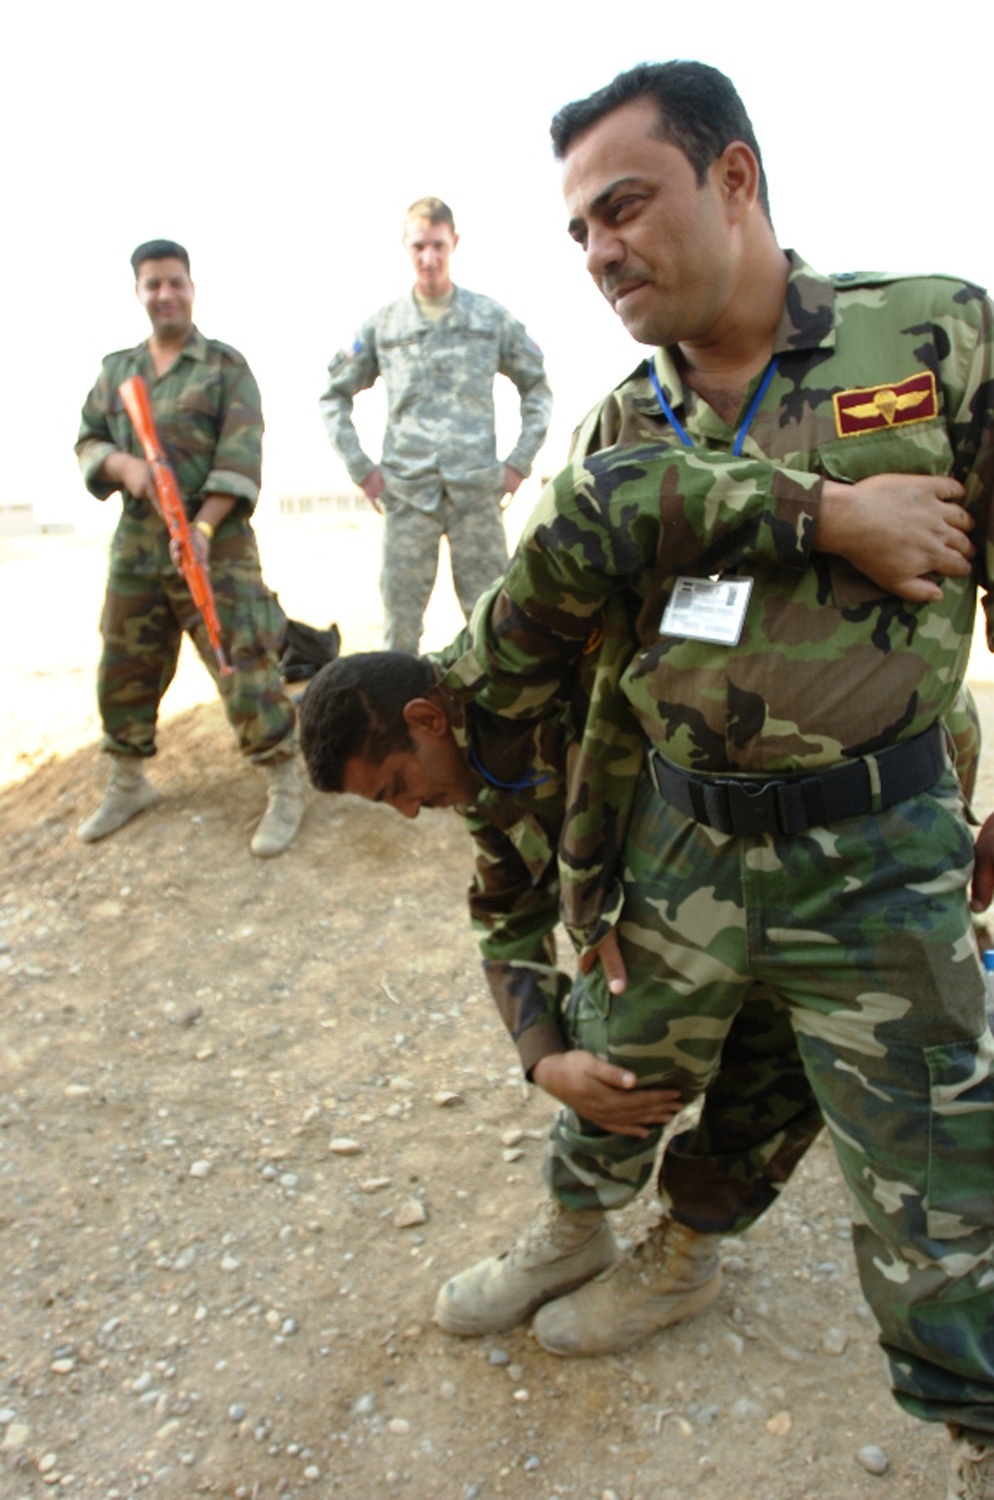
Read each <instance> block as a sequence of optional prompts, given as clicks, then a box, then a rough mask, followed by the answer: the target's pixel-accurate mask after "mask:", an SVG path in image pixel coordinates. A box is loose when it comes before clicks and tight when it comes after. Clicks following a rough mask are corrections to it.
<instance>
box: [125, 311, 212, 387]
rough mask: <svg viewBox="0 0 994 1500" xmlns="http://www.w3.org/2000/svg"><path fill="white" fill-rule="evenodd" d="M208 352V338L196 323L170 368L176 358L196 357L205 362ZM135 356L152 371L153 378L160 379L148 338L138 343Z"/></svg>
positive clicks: (138, 361) (174, 362) (139, 362)
mask: <svg viewBox="0 0 994 1500" xmlns="http://www.w3.org/2000/svg"><path fill="white" fill-rule="evenodd" d="M207 353H208V350H207V340H206V339H205V338H204V336H203V334H202V333H201V332H200V329H199V328H197V327H196V325H194V326H193V327H192V328H191V329H190V332H189V334H188V335H187V340H186V343H185V344H184V345H183V347H182V349H181V350H180V351H179V353H178V354H177V356H176V359H174V360H173V363H172V364H171V365H170V366H169V369H170V370H171V369H172V368H173V367H174V365H175V364H176V360H179V359H195V360H197V361H198V363H203V361H204V360H205V359H206V358H207ZM135 358H136V361H137V363H138V364H139V365H144V366H145V368H146V369H147V370H148V371H149V372H150V374H151V378H152V379H153V380H157V379H158V376H157V375H156V373H155V367H154V365H153V364H152V355H151V352H150V350H149V347H148V339H144V340H143V341H142V342H141V343H140V344H139V345H138V348H137V349H136V350H135Z"/></svg>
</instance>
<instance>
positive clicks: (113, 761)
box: [76, 754, 162, 844]
mask: <svg viewBox="0 0 994 1500" xmlns="http://www.w3.org/2000/svg"><path fill="white" fill-rule="evenodd" d="M161 800H162V794H161V793H160V792H157V791H156V790H155V787H154V786H153V785H152V783H151V782H150V781H148V780H146V777H145V763H144V761H143V760H142V759H141V758H140V757H139V756H137V755H114V754H112V755H111V756H110V776H109V777H108V780H107V790H106V791H105V792H104V795H103V801H102V802H101V804H100V806H99V807H98V808H97V810H96V812H95V813H92V814H91V815H90V817H88V818H87V820H86V822H85V823H81V824H80V825H79V827H78V828H77V830H76V837H77V838H80V839H82V840H83V843H84V844H95V843H96V841H97V839H104V838H106V837H107V835H108V834H109V833H116V832H117V830H118V829H119V828H123V827H124V825H125V823H130V822H131V819H132V818H135V817H137V816H138V814H139V813H140V812H144V811H145V809H146V807H152V806H154V804H155V803H156V802H161Z"/></svg>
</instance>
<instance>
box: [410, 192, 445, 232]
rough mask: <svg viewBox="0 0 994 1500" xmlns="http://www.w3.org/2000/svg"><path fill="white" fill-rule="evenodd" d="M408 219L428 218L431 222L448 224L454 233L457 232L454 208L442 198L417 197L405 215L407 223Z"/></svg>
mask: <svg viewBox="0 0 994 1500" xmlns="http://www.w3.org/2000/svg"><path fill="white" fill-rule="evenodd" d="M408 219H427V220H428V223H429V224H448V226H449V228H450V229H451V230H452V233H453V234H455V232H456V221H455V219H454V218H453V217H452V210H451V208H450V207H449V205H448V204H447V203H443V202H442V200H441V198H416V199H415V200H414V202H413V203H412V204H411V206H410V208H409V209H408V210H407V213H406V214H405V215H404V223H405V224H406V223H407V221H408Z"/></svg>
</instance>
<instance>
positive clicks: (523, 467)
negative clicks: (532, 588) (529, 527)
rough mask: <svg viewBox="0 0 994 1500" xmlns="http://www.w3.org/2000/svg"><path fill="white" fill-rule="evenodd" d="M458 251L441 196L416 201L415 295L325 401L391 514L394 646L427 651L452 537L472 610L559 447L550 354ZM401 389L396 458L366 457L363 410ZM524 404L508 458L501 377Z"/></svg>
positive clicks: (334, 365) (338, 361) (341, 361)
mask: <svg viewBox="0 0 994 1500" xmlns="http://www.w3.org/2000/svg"><path fill="white" fill-rule="evenodd" d="M457 244H458V235H457V234H456V231H455V224H454V222H453V218H452V211H451V209H449V208H448V207H447V205H446V204H444V203H443V202H442V201H441V199H439V198H422V199H419V200H418V201H417V202H416V203H412V204H411V207H410V208H409V209H408V211H407V216H406V219H405V224H404V245H405V248H406V249H407V252H408V254H409V255H410V258H411V261H412V263H413V265H414V270H415V283H414V288H413V290H412V291H411V292H408V293H407V295H406V296H404V297H400V298H399V299H398V300H397V301H396V302H391V303H389V304H388V305H387V306H386V307H382V308H381V309H380V310H379V312H377V313H375V314H374V315H373V317H371V318H369V319H368V320H367V322H365V323H364V324H363V326H362V328H361V329H360V330H359V332H358V334H357V335H356V337H355V339H354V340H353V341H352V343H351V344H350V345H348V346H347V347H346V348H344V349H342V350H341V351H340V352H339V353H338V354H336V355H335V358H334V359H333V360H332V362H331V364H330V365H329V367H328V374H329V379H328V386H327V389H326V390H325V393H324V395H323V396H322V398H321V411H322V414H323V416H324V421H325V425H326V427H327V429H328V436H329V437H330V439H331V442H332V444H333V446H334V448H335V449H336V451H337V452H338V453H339V455H340V456H341V458H342V459H343V461H344V463H345V467H346V468H347V469H348V471H349V474H350V476H351V478H352V479H353V481H354V482H355V483H356V484H357V485H359V486H360V488H361V489H362V490H363V491H364V492H365V494H366V496H367V498H368V499H369V501H370V503H371V504H372V505H373V507H374V509H376V510H378V511H379V510H382V511H383V512H384V513H385V517H386V527H385V532H384V539H383V572H382V577H381V587H382V592H383V605H384V614H385V632H384V641H385V645H386V646H387V648H388V649H390V650H395V651H407V652H411V653H412V654H416V653H417V650H418V643H419V642H420V639H421V627H422V621H423V618H424V612H425V609H426V607H427V604H428V600H429V598H430V596H431V591H432V588H433V586H434V582H435V573H436V571H437V567H438V548H439V542H440V541H441V538H442V536H443V535H444V536H447V537H448V541H449V551H450V554H451V559H452V579H453V583H454V585H455V591H456V595H457V597H458V599H459V603H460V605H461V606H462V609H463V613H464V614H466V615H468V614H469V611H470V610H471V609H472V607H473V605H474V604H475V602H476V600H477V599H478V598H479V596H480V594H481V593H482V592H483V590H484V588H486V586H487V584H488V583H491V582H492V581H493V579H494V578H496V577H498V576H499V574H500V573H501V572H502V571H503V568H504V564H505V563H506V562H507V544H506V542H505V538H504V525H503V520H502V518H501V502H502V498H503V497H504V496H509V495H513V493H514V492H515V490H516V489H517V488H518V486H519V485H520V483H521V481H522V479H524V478H525V477H526V476H527V475H528V474H529V473H530V472H531V467H532V463H533V461H534V458H535V455H536V454H537V452H538V450H539V448H541V446H542V443H543V441H544V439H545V434H546V431H547V429H548V426H549V417H550V414H551V410H552V393H551V392H550V390H549V386H548V382H547V381H546V378H545V368H544V365H543V361H542V351H541V350H540V349H539V348H538V346H537V344H535V342H534V341H533V340H532V339H531V338H529V336H528V334H527V333H526V332H525V329H524V326H523V325H522V324H521V323H519V322H518V321H517V319H516V318H512V316H511V314H510V313H509V312H508V311H507V310H506V309H505V308H503V307H501V305H500V303H498V302H494V301H493V299H492V298H490V297H483V296H481V295H480V294H479V293H478V292H467V291H466V290H465V289H464V288H463V287H457V286H454V285H453V283H452V280H451V278H450V275H449V258H450V256H451V253H452V251H453V250H454V249H455V248H456V245H457ZM381 375H382V377H383V381H384V384H385V386H386V393H387V426H386V435H385V438H384V444H383V457H382V459H381V461H380V463H379V464H375V463H374V462H373V460H372V459H371V458H369V457H368V455H367V454H366V453H365V452H364V450H363V447H362V444H361V443H360V441H359V437H358V434H357V432H356V429H355V426H354V424H353V421H352V403H353V400H354V398H355V397H356V396H357V395H358V393H359V392H360V391H364V390H368V389H369V387H370V386H372V385H373V384H374V383H375V382H376V380H377V378H378V377H379V376H381ZM497 375H506V376H507V377H508V379H509V380H511V381H512V382H513V383H514V385H515V386H516V388H517V390H518V392H519V394H520V397H521V432H520V435H519V437H518V441H517V443H516V444H515V446H514V448H513V449H512V451H511V452H510V453H509V454H508V456H507V458H506V459H505V460H504V461H503V463H502V462H500V460H499V459H498V457H497V448H496V435H495V431H494V398H493V388H494V379H495V377H496V376H497Z"/></svg>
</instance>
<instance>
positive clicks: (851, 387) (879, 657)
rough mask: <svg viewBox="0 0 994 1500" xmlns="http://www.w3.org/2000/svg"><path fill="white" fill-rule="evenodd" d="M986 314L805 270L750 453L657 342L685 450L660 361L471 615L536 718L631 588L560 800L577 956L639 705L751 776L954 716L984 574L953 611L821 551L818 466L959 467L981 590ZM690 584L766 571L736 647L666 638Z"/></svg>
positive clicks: (608, 902) (618, 829)
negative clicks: (628, 646) (663, 406)
mask: <svg viewBox="0 0 994 1500" xmlns="http://www.w3.org/2000/svg"><path fill="white" fill-rule="evenodd" d="M991 312H992V309H991V306H990V304H989V302H988V301H987V300H986V298H985V297H984V296H983V294H982V293H981V292H980V291H979V290H978V289H977V288H975V287H972V286H968V285H965V284H963V283H960V282H955V281H951V280H947V279H945V278H939V277H935V278H900V279H899V278H892V277H886V276H879V275H867V276H840V277H836V278H826V277H821V276H818V275H816V274H815V273H814V272H812V271H811V270H810V269H809V268H808V267H807V266H805V265H804V264H803V263H802V262H800V261H799V260H797V259H796V258H795V259H793V261H792V274H791V279H790V283H789V286H788V291H787V297H786V301H785V306H784V313H783V317H782V320H781V324H780V327H779V330H778V334H777V338H776V353H777V355H778V356H779V365H778V368H777V370H776V373H775V374H774V376H773V379H772V382H771V384H770V385H769V387H768V390H767V392H766V395H765V398H764V399H763V401H762V403H761V405H760V408H759V411H758V412H757V413H756V415H755V417H754V419H753V421H752V423H751V425H750V426H749V428H748V431H747V433H746V435H745V437H744V439H743V443H742V457H741V458H740V459H738V460H736V459H734V458H730V457H729V456H728V455H729V453H730V450H731V448H732V446H733V443H734V441H735V438H736V429H734V428H731V427H728V426H726V424H725V423H724V422H722V421H721V419H720V418H719V417H718V416H717V414H716V413H715V412H714V411H713V409H712V408H710V407H709V406H707V405H706V404H705V403H704V402H703V401H701V400H699V399H696V398H695V397H694V396H693V394H692V393H691V392H689V391H686V390H684V388H683V386H682V384H681V382H680V380H679V377H678V375H677V371H676V365H675V362H674V360H673V359H672V358H671V356H670V355H669V353H668V352H667V351H659V352H657V354H656V355H655V363H656V371H657V375H658V378H659V381H660V383H661V385H662V388H663V391H664V394H665V395H666V396H667V399H668V401H669V403H670V405H671V407H672V409H673V412H674V414H675V415H676V417H677V420H678V421H680V423H681V424H682V426H683V428H684V430H685V432H686V434H687V435H688V437H689V439H690V441H691V442H692V443H693V447H685V446H683V444H682V443H680V442H679V440H677V439H675V437H674V429H673V428H672V426H671V425H670V424H669V422H668V421H667V419H666V418H665V417H663V416H662V414H661V411H660V406H659V402H658V400H657V398H656V396H655V394H654V391H653V389H652V386H651V384H650V381H649V379H648V368H647V366H646V365H643V366H642V367H640V368H639V370H637V371H636V372H635V373H634V375H633V376H631V377H630V378H629V379H628V380H627V381H625V382H623V384H622V385H621V386H620V387H619V388H618V389H617V390H616V391H615V392H613V393H612V394H611V395H610V396H608V397H607V399H606V400H605V401H604V402H603V403H601V405H600V407H599V408H597V409H596V410H595V412H593V413H592V414H591V416H590V417H589V418H588V419H587V420H586V421H585V422H584V423H583V424H582V426H581V428H580V429H579V433H578V444H577V446H578V450H579V452H581V453H584V454H588V455H589V456H588V457H586V458H585V459H580V460H577V461H575V462H574V464H573V466H572V467H571V468H570V469H567V470H566V471H564V473H563V474H561V475H560V476H559V477H558V478H557V479H556V480H555V481H553V484H552V485H551V486H549V487H548V489H547V490H546V492H545V493H544V495H543V497H542V499H541V500H540V502H539V505H538V507H537V509H536V511H535V512H534V514H533V516H532V517H531V520H530V522H529V526H528V529H527V531H526V534H525V536H524V537H523V539H522V542H521V545H520V546H519V549H518V552H517V554H516V556H515V558H514V559H513V560H512V563H511V565H510V567H509V569H508V572H507V574H506V575H505V578H504V580H503V586H502V589H501V592H500V593H499V594H498V595H497V596H496V599H495V601H494V604H493V607H492V609H491V610H482V609H478V610H477V611H476V612H475V613H474V616H473V622H472V631H473V637H472V638H473V647H472V654H473V657H474V659H475V663H474V664H475V669H476V670H478V671H479V674H480V677H479V688H478V697H479V701H480V703H481V706H483V707H485V708H487V709H488V710H489V711H491V712H496V713H502V714H510V715H518V716H529V715H538V714H541V713H542V712H543V711H545V709H546V707H547V706H548V704H549V703H550V702H551V701H554V700H555V699H556V696H557V691H558V689H557V684H558V683H559V681H560V679H561V678H562V676H563V674H564V673H565V672H567V671H568V670H569V666H570V663H571V661H572V660H573V658H574V656H575V653H576V651H577V650H578V649H579V648H580V647H581V645H582V643H583V642H584V641H585V640H586V639H587V636H588V633H589V631H590V630H591V629H592V628H600V620H601V616H602V611H603V609H604V606H605V604H606V602H607V601H609V600H610V599H611V598H612V597H613V596H615V595H619V594H620V595H621V596H623V597H625V598H627V601H628V604H627V613H628V617H629V620H630V621H631V622H632V624H631V626H630V628H631V630H632V632H633V636H631V637H630V638H629V639H630V641H631V640H632V639H634V645H635V651H634V655H633V657H632V659H631V661H630V663H629V665H628V666H627V667H626V668H625V669H624V671H623V672H622V673H621V675H620V678H619V688H620V691H619V693H617V694H616V695H615V696H614V697H612V698H610V699H605V700H604V701H603V702H602V703H601V704H600V706H599V709H598V712H597V716H596V717H595V716H594V715H592V717H591V722H590V723H589V724H588V729H587V732H586V733H585V735H584V745H583V750H584V755H583V756H582V757H581V758H580V761H581V763H583V762H585V773H586V775H587V781H586V784H585V785H584V784H583V783H582V782H581V781H579V780H576V779H573V778H571V780H570V784H569V787H568V789H567V812H566V824H565V827H564V835H563V848H562V855H561V875H562V882H563V901H564V918H565V920H566V922H567V925H568V926H569V927H570V928H571V930H572V931H573V934H574V937H575V938H576V940H577V941H578V942H580V943H581V944H583V943H587V942H596V941H597V940H599V938H600V936H602V935H603V932H604V930H605V927H606V926H607V925H610V923H611V921H613V920H614V919H615V918H616V916H617V912H618V891H617V887H616V885H615V884H614V881H613V872H614V860H615V857H616V851H617V850H618V849H619V848H620V846H621V843H622V841H623V837H624V829H625V824H626V820H627V816H628V811H629V809H630V805H631V798H632V796H633V792H634V780H633V778H632V777H631V776H630V775H627V774H626V773H624V772H622V773H620V774H619V773H618V772H617V770H616V768H617V766H619V765H620V766H623V765H624V764H625V758H624V756H625V749H626V747H628V749H629V750H630V749H631V746H632V744H633V742H634V739H635V738H636V735H635V732H634V728H633V715H634V720H635V721H637V723H638V724H639V725H640V726H641V729H642V731H643V732H644V734H645V736H646V737H647V738H648V740H649V741H650V742H651V743H652V744H653V745H655V746H657V747H658V748H659V749H660V751H661V752H662V753H663V754H664V755H666V756H667V758H668V759H670V760H671V761H674V762H675V763H677V764H679V765H682V766H685V767H690V768H693V769H695V770H699V771H707V772H711V773H715V774H722V773H735V774H736V775H750V774H757V773H758V774H765V773H768V772H770V771H778V770H783V771H788V772H789V771H796V770H801V769H806V768H809V767H817V766H821V765H826V764H832V763H834V762H837V761H838V760H840V759H843V758H845V757H850V756H857V755H860V754H865V753H870V752H872V751H873V750H876V749H880V748H883V747H885V746H887V745H889V744H891V743H894V742H895V741H897V740H901V739H904V738H907V737H910V736H912V735H914V734H917V733H919V732H920V731H921V730H923V729H924V728H926V727H927V726H928V725H929V724H931V723H933V722H934V721H935V720H936V719H937V718H939V717H940V716H942V715H943V714H945V713H946V711H947V710H948V709H949V707H950V706H951V704H952V703H953V701H954V699H955V698H956V695H957V692H958V689H959V685H960V682H961V680H962V676H963V672H964V670H965V666H966V661H967V657H968V653H969V647H970V641H971V634H972V621H973V612H974V603H975V591H976V580H975V579H966V580H961V579H947V580H945V583H944V586H943V598H942V601H941V602H940V603H937V604H932V605H926V606H919V607H915V606H910V605H908V604H906V603H904V602H903V601H902V600H899V599H896V598H894V597H893V596H890V595H884V594H882V593H881V591H880V590H879V588H877V586H876V585H875V584H873V583H872V582H870V580H868V579H867V578H865V577H863V576H862V575H860V574H858V573H856V572H855V570H853V569H852V568H851V567H850V566H849V565H848V564H846V563H845V562H843V561H841V560H839V559H836V558H834V557H829V556H823V555H817V554H812V552H811V543H812V539H813V526H814V517H815V515H816V512H817V498H818V495H817V491H818V487H819V481H820V476H821V475H827V476H831V477H833V478H836V479H841V480H857V479H860V478H863V477H865V476H866V475H869V474H874V473H882V472H888V471H890V472H899V471H903V472H908V473H922V472H923V473H949V472H952V473H954V474H955V475H956V476H957V477H958V478H960V479H961V480H962V481H963V483H964V484H965V485H966V488H967V504H968V505H969V506H970V508H971V509H972V510H973V511H974V513H975V515H976V516H977V519H978V528H979V529H978V536H979V537H980V538H982V539H983V542H984V543H985V548H986V556H985V557H983V558H982V559H981V567H980V569H979V571H980V572H981V574H982V576H983V577H984V578H986V576H987V573H988V570H989V568H990V565H991V561H992V544H991V540H990V536H989V531H988V526H989V499H990V492H991V486H992V464H994V400H992V393H994V369H992V366H994V355H992V348H994V330H992V318H991ZM759 384H760V377H758V376H757V378H756V380H755V381H754V382H753V387H752V389H751V390H750V391H749V392H748V393H747V396H746V400H745V403H744V407H743V410H748V408H749V405H750V403H751V401H752V398H753V395H754V393H755V390H756V389H758V386H759ZM630 445H631V446H630ZM597 449H603V450H604V451H602V452H599V453H598V452H596V451H595V450H597ZM681 575H682V576H691V577H699V578H704V577H715V576H721V577H737V578H739V577H741V578H748V579H751V580H752V585H751V597H750V599H749V605H748V610H747V613H746V616H745V620H744V626H743V630H742V635H741V638H740V640H739V642H738V644H737V645H736V646H735V647H734V649H733V648H730V647H727V646H719V645H715V644H712V643H709V642H704V641H699V640H691V639H687V638H685V637H684V636H681V635H677V634H674V633H670V632H664V630H663V629H662V628H661V627H662V614H663V610H664V608H665V606H666V604H667V603H668V602H669V599H670V597H671V596H672V594H673V592H674V589H675V587H676V586H677V579H678V577H679V576H681ZM619 628H621V629H622V630H624V628H625V627H624V625H623V624H622V625H621V626H620V627H619ZM622 649H623V648H622V647H619V650H622ZM471 670H472V668H468V669H467V675H469V674H470V673H471ZM593 737H596V740H597V741H599V743H594V740H593ZM587 752H589V753H587ZM630 761H631V757H629V762H628V763H629V764H630Z"/></svg>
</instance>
